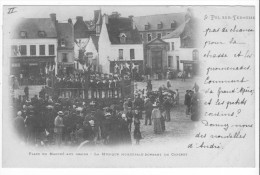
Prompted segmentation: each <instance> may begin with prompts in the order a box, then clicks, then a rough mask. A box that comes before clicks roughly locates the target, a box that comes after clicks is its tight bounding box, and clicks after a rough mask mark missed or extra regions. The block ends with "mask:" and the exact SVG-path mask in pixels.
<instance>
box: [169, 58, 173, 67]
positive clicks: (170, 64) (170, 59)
mask: <svg viewBox="0 0 260 175" xmlns="http://www.w3.org/2000/svg"><path fill="white" fill-rule="evenodd" d="M172 59H173V57H172V56H168V67H171V66H172Z"/></svg>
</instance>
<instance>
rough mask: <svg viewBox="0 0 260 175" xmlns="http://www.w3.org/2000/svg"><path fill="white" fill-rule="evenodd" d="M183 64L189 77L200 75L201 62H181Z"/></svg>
mask: <svg viewBox="0 0 260 175" xmlns="http://www.w3.org/2000/svg"><path fill="white" fill-rule="evenodd" d="M180 63H182V64H183V70H184V71H185V72H186V74H187V76H188V77H193V76H196V75H198V74H199V62H198V61H191V60H181V61H180Z"/></svg>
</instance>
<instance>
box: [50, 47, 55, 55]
mask: <svg viewBox="0 0 260 175" xmlns="http://www.w3.org/2000/svg"><path fill="white" fill-rule="evenodd" d="M49 55H54V45H49Z"/></svg>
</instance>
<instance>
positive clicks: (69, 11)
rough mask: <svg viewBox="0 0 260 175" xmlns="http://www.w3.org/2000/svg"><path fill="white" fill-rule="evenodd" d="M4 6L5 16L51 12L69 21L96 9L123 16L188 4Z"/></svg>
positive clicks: (41, 15)
mask: <svg viewBox="0 0 260 175" xmlns="http://www.w3.org/2000/svg"><path fill="white" fill-rule="evenodd" d="M10 7H12V6H5V7H4V9H5V10H4V19H5V18H12V19H15V18H19V17H24V18H49V14H51V13H56V16H57V20H58V21H60V22H67V20H68V19H69V18H71V19H72V20H73V21H75V19H76V16H83V19H84V20H90V19H93V16H94V10H98V9H101V10H102V13H103V14H104V13H106V14H111V13H112V12H114V11H117V12H119V13H120V14H121V16H122V17H128V16H130V15H133V16H145V15H155V14H167V13H180V12H186V10H187V8H188V6H116V5H113V6H15V7H16V8H15V9H14V11H16V12H15V13H12V14H7V12H8V11H9V10H8V8H10Z"/></svg>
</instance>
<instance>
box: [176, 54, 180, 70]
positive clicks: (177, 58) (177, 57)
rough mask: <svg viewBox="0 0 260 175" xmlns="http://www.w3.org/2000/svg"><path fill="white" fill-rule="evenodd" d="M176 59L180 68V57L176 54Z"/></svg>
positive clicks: (178, 68)
mask: <svg viewBox="0 0 260 175" xmlns="http://www.w3.org/2000/svg"><path fill="white" fill-rule="evenodd" d="M176 61H177V70H178V71H179V70H180V57H179V56H176Z"/></svg>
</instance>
